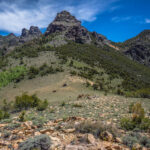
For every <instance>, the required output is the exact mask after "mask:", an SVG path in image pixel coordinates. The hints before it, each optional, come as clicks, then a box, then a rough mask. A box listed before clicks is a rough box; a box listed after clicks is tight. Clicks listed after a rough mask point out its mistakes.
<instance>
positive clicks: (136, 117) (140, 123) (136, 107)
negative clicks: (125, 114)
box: [120, 103, 150, 130]
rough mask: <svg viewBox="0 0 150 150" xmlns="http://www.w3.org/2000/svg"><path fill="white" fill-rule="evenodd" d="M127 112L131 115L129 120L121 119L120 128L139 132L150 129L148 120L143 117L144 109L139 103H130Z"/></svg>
mask: <svg viewBox="0 0 150 150" xmlns="http://www.w3.org/2000/svg"><path fill="white" fill-rule="evenodd" d="M129 112H131V113H132V116H131V117H130V118H122V119H121V121H120V124H121V127H122V128H124V129H126V130H133V129H135V128H139V129H140V130H149V129H150V119H149V118H146V117H145V111H144V108H143V107H142V105H141V104H140V103H136V104H134V103H131V104H130V105H129Z"/></svg>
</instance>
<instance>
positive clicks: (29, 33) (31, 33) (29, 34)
mask: <svg viewBox="0 0 150 150" xmlns="http://www.w3.org/2000/svg"><path fill="white" fill-rule="evenodd" d="M40 35H42V33H41V31H40V29H39V28H38V27H36V26H31V27H30V29H29V30H27V29H26V28H23V29H22V34H21V36H20V42H22V43H24V42H27V41H29V40H32V39H33V38H38V37H39V36H40Z"/></svg>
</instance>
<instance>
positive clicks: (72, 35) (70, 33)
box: [45, 11, 91, 43]
mask: <svg viewBox="0 0 150 150" xmlns="http://www.w3.org/2000/svg"><path fill="white" fill-rule="evenodd" d="M52 33H58V34H61V36H63V37H64V39H67V40H71V41H75V42H77V43H90V42H91V38H90V35H89V32H88V31H87V29H86V28H84V27H82V26H81V22H80V21H79V20H77V19H76V18H75V17H74V16H72V15H71V14H70V13H69V12H67V11H62V12H60V13H58V14H57V16H56V18H55V19H54V21H53V22H52V23H51V24H50V25H49V26H48V28H47V30H46V32H45V35H46V36H47V35H50V34H52Z"/></svg>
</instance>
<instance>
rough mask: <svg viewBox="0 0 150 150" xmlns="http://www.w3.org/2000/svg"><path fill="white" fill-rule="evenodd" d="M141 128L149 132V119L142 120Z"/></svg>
mask: <svg viewBox="0 0 150 150" xmlns="http://www.w3.org/2000/svg"><path fill="white" fill-rule="evenodd" d="M139 128H140V129H141V130H148V129H150V119H149V118H144V119H142V122H141V123H140V125H139Z"/></svg>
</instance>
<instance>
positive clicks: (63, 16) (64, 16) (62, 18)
mask: <svg viewBox="0 0 150 150" xmlns="http://www.w3.org/2000/svg"><path fill="white" fill-rule="evenodd" d="M56 22H57V23H58V22H59V23H65V22H66V23H73V24H77V25H81V22H80V21H79V20H77V19H76V18H75V17H74V16H72V15H71V14H70V13H69V12H67V11H62V12H60V13H58V14H57V16H56V18H55V20H54V22H53V23H56Z"/></svg>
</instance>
